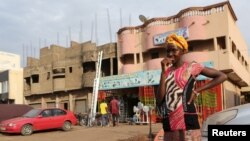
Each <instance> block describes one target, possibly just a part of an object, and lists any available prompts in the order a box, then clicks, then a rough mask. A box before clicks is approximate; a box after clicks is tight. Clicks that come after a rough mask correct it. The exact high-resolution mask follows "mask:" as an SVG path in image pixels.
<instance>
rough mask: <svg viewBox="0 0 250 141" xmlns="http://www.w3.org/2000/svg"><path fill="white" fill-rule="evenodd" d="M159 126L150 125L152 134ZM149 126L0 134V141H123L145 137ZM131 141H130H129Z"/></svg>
mask: <svg viewBox="0 0 250 141" xmlns="http://www.w3.org/2000/svg"><path fill="white" fill-rule="evenodd" d="M161 127H162V126H161V124H160V123H157V124H152V133H153V134H155V133H156V132H158V131H159V130H160V129H161ZM148 134H149V125H128V124H120V125H119V126H118V127H81V126H74V127H73V130H71V131H68V132H63V131H61V130H52V131H46V132H35V133H34V134H32V135H31V136H21V135H8V134H7V135H5V134H1V133H0V141H125V140H126V139H129V138H131V137H135V136H141V135H144V136H147V135H148ZM130 141H131V140H130Z"/></svg>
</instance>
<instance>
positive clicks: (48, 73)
mask: <svg viewBox="0 0 250 141" xmlns="http://www.w3.org/2000/svg"><path fill="white" fill-rule="evenodd" d="M49 78H50V72H47V80H49Z"/></svg>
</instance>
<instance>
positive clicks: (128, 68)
mask: <svg viewBox="0 0 250 141" xmlns="http://www.w3.org/2000/svg"><path fill="white" fill-rule="evenodd" d="M121 70H122V74H128V73H134V72H138V71H142V68H141V65H139V64H125V65H123V66H122V69H121Z"/></svg>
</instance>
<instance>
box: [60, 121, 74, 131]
mask: <svg viewBox="0 0 250 141" xmlns="http://www.w3.org/2000/svg"><path fill="white" fill-rule="evenodd" d="M71 126H72V124H71V122H69V121H65V122H64V123H63V127H62V129H63V131H69V130H70V129H71Z"/></svg>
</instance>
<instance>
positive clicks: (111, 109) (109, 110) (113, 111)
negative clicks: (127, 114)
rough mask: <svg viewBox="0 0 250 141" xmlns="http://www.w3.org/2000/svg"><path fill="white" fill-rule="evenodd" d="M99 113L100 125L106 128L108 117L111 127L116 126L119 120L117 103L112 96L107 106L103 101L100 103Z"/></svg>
mask: <svg viewBox="0 0 250 141" xmlns="http://www.w3.org/2000/svg"><path fill="white" fill-rule="evenodd" d="M100 113H101V116H102V117H101V118H102V125H103V126H107V125H108V124H109V121H110V116H109V115H111V118H112V123H113V126H117V125H118V118H119V101H118V100H117V98H116V97H115V96H113V98H112V100H111V101H110V102H109V105H108V104H107V103H106V100H105V99H103V100H102V102H101V103H100Z"/></svg>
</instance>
